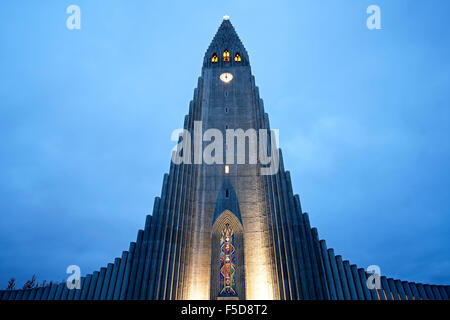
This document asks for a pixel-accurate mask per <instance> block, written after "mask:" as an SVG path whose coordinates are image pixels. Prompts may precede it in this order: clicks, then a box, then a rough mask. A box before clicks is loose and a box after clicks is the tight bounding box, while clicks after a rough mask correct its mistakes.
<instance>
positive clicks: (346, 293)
mask: <svg viewBox="0 0 450 320" xmlns="http://www.w3.org/2000/svg"><path fill="white" fill-rule="evenodd" d="M336 265H337V269H338V272H339V279H340V281H341V286H342V291H343V292H344V298H345V300H351V296H350V290H349V289H348V282H347V277H346V276H345V271H344V264H343V263H342V256H340V255H337V256H336Z"/></svg>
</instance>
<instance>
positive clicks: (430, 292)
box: [423, 284, 437, 300]
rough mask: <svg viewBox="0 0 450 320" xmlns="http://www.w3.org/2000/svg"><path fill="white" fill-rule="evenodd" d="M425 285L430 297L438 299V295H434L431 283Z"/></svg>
mask: <svg viewBox="0 0 450 320" xmlns="http://www.w3.org/2000/svg"><path fill="white" fill-rule="evenodd" d="M423 287H424V288H425V292H426V293H427V296H428V299H430V300H437V297H435V296H434V292H433V290H432V289H431V286H430V285H429V284H424V285H423Z"/></svg>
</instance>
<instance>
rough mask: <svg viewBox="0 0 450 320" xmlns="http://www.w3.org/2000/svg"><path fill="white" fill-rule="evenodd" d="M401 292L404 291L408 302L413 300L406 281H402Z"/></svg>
mask: <svg viewBox="0 0 450 320" xmlns="http://www.w3.org/2000/svg"><path fill="white" fill-rule="evenodd" d="M402 285H403V290H404V291H405V294H406V297H407V299H408V300H414V294H413V293H412V291H411V287H410V286H409V283H408V282H407V281H402Z"/></svg>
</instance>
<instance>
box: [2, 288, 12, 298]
mask: <svg viewBox="0 0 450 320" xmlns="http://www.w3.org/2000/svg"><path fill="white" fill-rule="evenodd" d="M10 293H11V291H10V290H5V291H3V296H2V300H8V299H9V295H10Z"/></svg>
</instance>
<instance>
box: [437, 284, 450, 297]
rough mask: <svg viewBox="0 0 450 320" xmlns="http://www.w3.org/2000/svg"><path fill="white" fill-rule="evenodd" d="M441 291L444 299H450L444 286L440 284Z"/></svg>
mask: <svg viewBox="0 0 450 320" xmlns="http://www.w3.org/2000/svg"><path fill="white" fill-rule="evenodd" d="M438 289H439V292H440V293H441V297H442V299H443V300H449V297H448V294H447V292H446V291H445V288H444V286H438Z"/></svg>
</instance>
